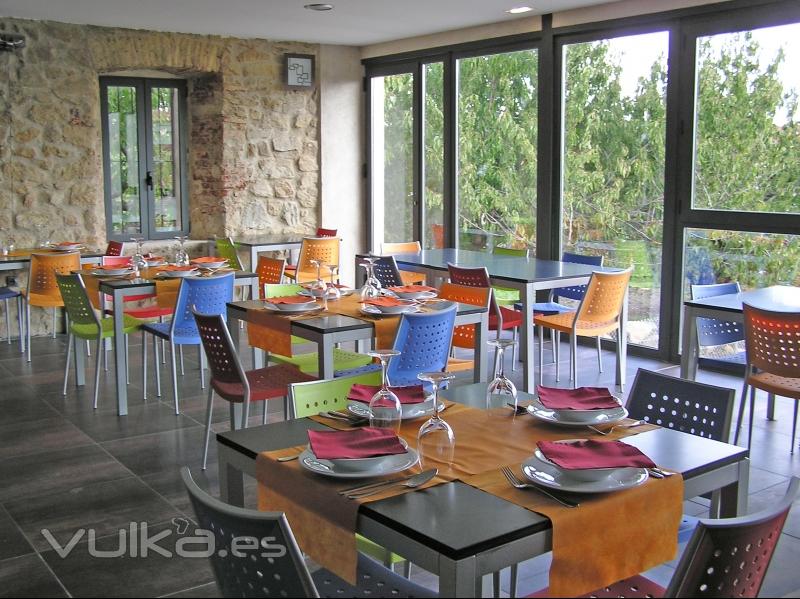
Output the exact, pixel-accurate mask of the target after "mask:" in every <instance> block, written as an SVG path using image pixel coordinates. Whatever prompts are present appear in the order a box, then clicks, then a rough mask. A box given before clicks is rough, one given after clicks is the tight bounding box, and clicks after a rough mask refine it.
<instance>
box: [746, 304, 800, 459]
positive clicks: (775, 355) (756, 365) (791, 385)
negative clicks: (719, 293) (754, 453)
mask: <svg viewBox="0 0 800 599" xmlns="http://www.w3.org/2000/svg"><path fill="white" fill-rule="evenodd" d="M743 308H744V347H745V354H746V356H747V365H746V368H747V370H746V371H745V378H744V386H743V387H742V401H741V403H740V404H739V419H738V422H737V424H736V435H735V437H734V440H733V442H734V443H738V442H739V431H740V430H741V428H742V417H743V416H744V404H745V399H746V398H747V388H748V387H749V388H750V425H749V433H748V437H747V448H748V449H749V448H750V444H751V443H752V439H753V412H754V410H755V402H756V389H761V390H762V391H766V392H767V393H771V394H774V395H781V396H783V397H790V398H792V399H794V421H793V423H792V436H791V438H790V439H789V447H790V449H791V453H794V439H795V434H796V433H797V407H798V405H800V313H797V312H774V311H771V310H762V309H761V308H756V307H755V306H750V305H748V304H744V306H743Z"/></svg>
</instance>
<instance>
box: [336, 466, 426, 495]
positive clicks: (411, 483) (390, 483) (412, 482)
mask: <svg viewBox="0 0 800 599" xmlns="http://www.w3.org/2000/svg"><path fill="white" fill-rule="evenodd" d="M438 473H439V471H438V470H437V469H436V468H432V469H430V470H425V471H423V472H420V473H419V474H412V475H410V476H402V477H399V478H393V479H390V480H383V481H378V482H373V483H367V484H364V485H358V486H356V487H350V488H348V489H342V490H341V491H339V495H344V496H345V497H347V498H348V499H362V498H364V497H369V496H370V495H376V494H378V493H382V492H383V491H385V490H386V489H389V488H391V487H408V488H409V489H417V488H419V487H421V486H422V485H424V484H425V483H426V482H428V481H429V480H431V479H432V478H433V477H434V476H436V475H437V474H438Z"/></svg>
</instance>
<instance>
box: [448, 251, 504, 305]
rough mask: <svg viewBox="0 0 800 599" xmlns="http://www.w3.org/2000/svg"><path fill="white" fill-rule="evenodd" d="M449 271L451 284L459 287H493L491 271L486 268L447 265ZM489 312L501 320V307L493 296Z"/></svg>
mask: <svg viewBox="0 0 800 599" xmlns="http://www.w3.org/2000/svg"><path fill="white" fill-rule="evenodd" d="M447 271H448V273H449V274H450V282H451V283H456V284H457V285H464V286H465V287H491V286H492V284H491V281H490V280H489V271H488V270H487V269H486V267H485V266H476V267H467V266H456V265H455V264H450V263H448V264H447ZM489 310H490V312H492V313H493V314H497V316H498V318H501V315H500V307H499V306H498V305H497V302H496V301H495V299H494V295H492V297H491V299H490V301H489Z"/></svg>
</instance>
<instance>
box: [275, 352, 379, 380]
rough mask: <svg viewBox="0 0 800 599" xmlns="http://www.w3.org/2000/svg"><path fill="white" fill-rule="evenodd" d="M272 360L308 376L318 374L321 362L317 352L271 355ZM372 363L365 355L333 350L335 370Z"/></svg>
mask: <svg viewBox="0 0 800 599" xmlns="http://www.w3.org/2000/svg"><path fill="white" fill-rule="evenodd" d="M270 359H272V360H274V361H276V362H280V363H282V364H293V365H294V366H297V367H298V368H299V369H300V370H301V371H302V372H305V373H306V374H311V373H314V374H316V373H317V368H318V360H319V357H318V354H317V352H310V353H306V354H297V355H296V356H280V355H277V354H270ZM370 363H372V358H371V357H370V356H367V355H365V354H359V353H356V352H351V351H345V350H343V349H338V348H334V350H333V369H334V370H350V369H353V368H359V367H360V366H366V365H367V364H370Z"/></svg>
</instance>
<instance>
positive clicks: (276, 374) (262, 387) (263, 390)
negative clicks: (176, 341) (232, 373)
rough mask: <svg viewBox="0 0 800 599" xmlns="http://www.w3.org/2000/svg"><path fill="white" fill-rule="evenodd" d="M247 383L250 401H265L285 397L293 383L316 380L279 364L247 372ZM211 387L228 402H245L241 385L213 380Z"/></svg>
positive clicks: (295, 369) (289, 366) (287, 365)
mask: <svg viewBox="0 0 800 599" xmlns="http://www.w3.org/2000/svg"><path fill="white" fill-rule="evenodd" d="M245 376H247V382H248V384H249V385H250V401H264V400H266V399H272V398H274V397H283V396H284V395H286V394H287V392H288V391H287V389H288V387H289V385H291V384H292V383H305V382H307V381H313V380H315V379H314V377H313V376H309V375H307V374H304V373H302V372H300V371H299V370H298V369H297V368H295V367H294V366H291V365H289V364H278V365H276V366H268V367H266V368H259V369H257V370H250V371H249V372H245ZM211 386H212V387H213V388H214V391H216V392H217V394H218V395H219V396H220V397H222V398H223V399H227V400H228V401H232V402H234V403H241V402H243V401H244V389H243V387H242V385H241V383H226V382H221V381H218V380H216V379H214V378H212V379H211Z"/></svg>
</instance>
